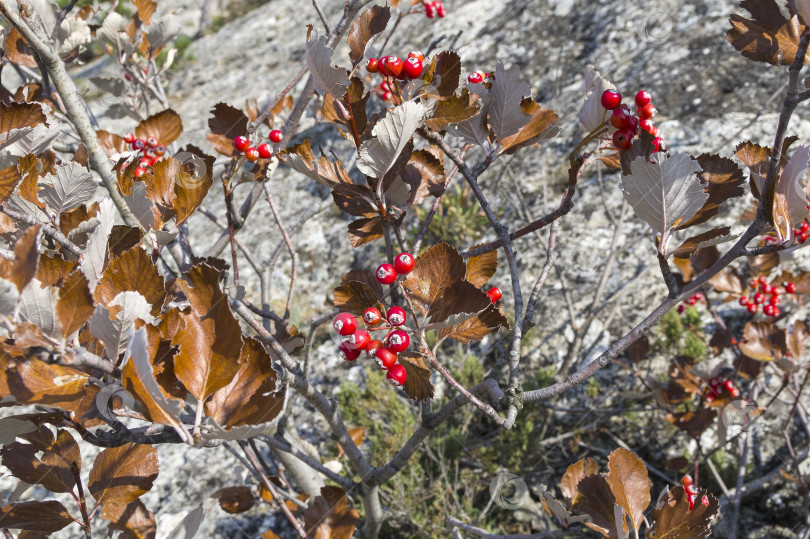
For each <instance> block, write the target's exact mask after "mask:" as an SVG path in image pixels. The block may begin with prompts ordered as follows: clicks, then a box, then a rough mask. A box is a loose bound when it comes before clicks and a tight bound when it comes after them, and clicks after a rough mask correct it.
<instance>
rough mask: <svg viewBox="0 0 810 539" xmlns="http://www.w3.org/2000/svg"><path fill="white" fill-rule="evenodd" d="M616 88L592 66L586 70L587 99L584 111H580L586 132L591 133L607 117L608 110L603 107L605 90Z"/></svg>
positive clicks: (583, 107)
mask: <svg viewBox="0 0 810 539" xmlns="http://www.w3.org/2000/svg"><path fill="white" fill-rule="evenodd" d="M614 88H616V86H615V85H614V84H613V83H612V82H610V81H608V80H606V79H604V78H602V76H601V75H600V74H599V72H598V71H596V69H594V67H593V66H592V65H588V66H587V67H586V68H585V92H586V93H587V97H586V98H585V103H584V104H583V105H582V109H581V110H580V111H579V122H580V123H581V124H582V127H584V128H585V131H588V132H591V131H593V130H594V129H596V128H597V127H599V126H600V125H601V124H602V121H603V118H606V117H607V110H606V109H605V107H603V106H602V94H603V93H604V91H605V90H612V89H614Z"/></svg>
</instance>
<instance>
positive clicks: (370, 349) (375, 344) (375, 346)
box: [366, 339, 383, 357]
mask: <svg viewBox="0 0 810 539" xmlns="http://www.w3.org/2000/svg"><path fill="white" fill-rule="evenodd" d="M382 347H383V343H382V341H381V340H379V339H374V340H373V341H371V342H370V343H368V346H366V355H367V356H368V357H374V355H375V354H376V353H377V350H379V349H381V348H382Z"/></svg>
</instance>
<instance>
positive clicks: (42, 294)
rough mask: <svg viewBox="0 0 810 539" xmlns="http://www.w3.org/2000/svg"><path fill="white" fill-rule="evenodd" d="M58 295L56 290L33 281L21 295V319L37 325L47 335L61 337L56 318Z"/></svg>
mask: <svg viewBox="0 0 810 539" xmlns="http://www.w3.org/2000/svg"><path fill="white" fill-rule="evenodd" d="M57 294H58V291H57V290H56V289H55V288H42V286H41V283H40V282H39V281H37V280H36V279H34V280H32V281H31V283H30V284H29V286H27V287H25V289H24V290H23V291H22V293H21V294H20V301H19V313H20V318H22V319H23V320H25V321H27V322H30V323H31V324H33V325H35V326H36V327H38V328H39V329H41V330H42V332H43V333H44V334H46V335H50V336H51V337H57V338H58V337H61V336H62V333H61V330H60V328H59V323H58V320H57V316H56V304H57V302H58V295H57Z"/></svg>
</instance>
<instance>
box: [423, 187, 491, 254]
mask: <svg viewBox="0 0 810 539" xmlns="http://www.w3.org/2000/svg"><path fill="white" fill-rule="evenodd" d="M414 210H415V215H416V217H417V219H416V223H419V222H422V221H424V219H425V217H426V216H427V214H428V211H429V210H427V209H425V208H420V207H415V208H414ZM487 226H489V221H488V220H487V216H486V215H485V214H484V212H483V210H481V206H479V205H478V202H477V201H476V200H475V197H474V196H473V194H472V192H471V191H470V188H469V186H467V184H466V183H455V184H453V186H452V187H451V188H450V189H449V190H448V191H447V193H445V194H444V196H443V197H442V198H441V200H440V202H439V206H438V208H437V209H436V215H434V216H433V220H431V222H430V225H429V226H428V230H427V235H426V236H425V243H426V244H433V243H438V242H441V241H446V242H448V243H450V244H451V245H460V244H464V243H469V241H471V240H472V239H473V238H475V237H479V236H480V235H481V232H482V231H483V230H485V229H486V228H487ZM414 232H416V231H414Z"/></svg>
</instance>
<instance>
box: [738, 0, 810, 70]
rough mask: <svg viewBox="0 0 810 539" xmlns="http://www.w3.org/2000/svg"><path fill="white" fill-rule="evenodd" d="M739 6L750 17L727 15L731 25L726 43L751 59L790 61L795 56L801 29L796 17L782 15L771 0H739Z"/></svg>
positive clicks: (770, 62)
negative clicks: (740, 0) (749, 14)
mask: <svg viewBox="0 0 810 539" xmlns="http://www.w3.org/2000/svg"><path fill="white" fill-rule="evenodd" d="M740 7H742V8H744V9H745V10H747V11H748V12H749V13H751V16H752V18H751V19H746V18H745V17H743V16H741V15H737V14H736V13H734V14H732V15H731V17H730V22H731V29H730V30H728V31H727V32H726V37H727V38H728V41H729V43H731V45H732V46H733V47H734V48H735V49H737V50H738V51H740V52H741V53H742V55H743V56H745V57H746V58H749V59H751V60H754V61H757V62H767V63H769V64H771V65H786V66H789V65H791V64H792V63H793V61H794V60H795V59H796V53H797V51H798V48H799V36H800V35H801V31H802V25H801V23H799V18H798V17H797V16H796V15H793V16H792V17H791V18H790V19H786V18H785V17H784V16H783V15H782V13H781V11H780V10H779V6H778V4H777V3H776V2H775V0H743V1H742V2H740ZM808 59H810V58H806V59H805V63H806V62H807V60H808Z"/></svg>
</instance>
